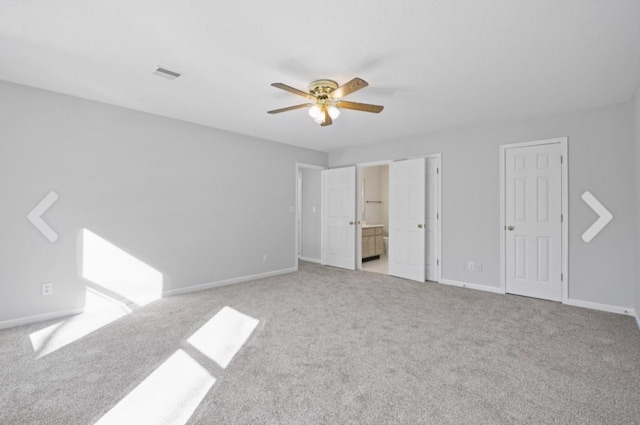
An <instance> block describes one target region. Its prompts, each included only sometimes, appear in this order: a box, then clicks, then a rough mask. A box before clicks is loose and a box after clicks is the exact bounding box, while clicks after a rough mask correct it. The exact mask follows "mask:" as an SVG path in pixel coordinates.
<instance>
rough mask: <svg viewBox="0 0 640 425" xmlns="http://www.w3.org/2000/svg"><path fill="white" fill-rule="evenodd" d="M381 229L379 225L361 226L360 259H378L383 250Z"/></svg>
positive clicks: (381, 226)
mask: <svg viewBox="0 0 640 425" xmlns="http://www.w3.org/2000/svg"><path fill="white" fill-rule="evenodd" d="M383 229H384V226H383V225H382V224H381V225H379V226H376V225H365V226H362V259H363V260H367V259H374V258H380V256H381V255H382V251H383V248H384V243H383V239H382V237H383Z"/></svg>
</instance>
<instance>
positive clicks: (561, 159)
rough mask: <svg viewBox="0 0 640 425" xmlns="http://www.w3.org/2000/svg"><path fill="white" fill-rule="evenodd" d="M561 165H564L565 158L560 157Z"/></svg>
mask: <svg viewBox="0 0 640 425" xmlns="http://www.w3.org/2000/svg"><path fill="white" fill-rule="evenodd" d="M560 164H564V157H563V156H562V155H560Z"/></svg>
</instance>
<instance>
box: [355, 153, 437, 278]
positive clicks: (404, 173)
mask: <svg viewBox="0 0 640 425" xmlns="http://www.w3.org/2000/svg"><path fill="white" fill-rule="evenodd" d="M441 169H442V166H441V155H440V154H433V155H424V156H420V157H415V158H408V159H406V160H399V161H391V160H389V161H380V162H375V163H364V164H358V165H357V167H356V170H357V176H356V183H357V196H356V207H357V208H356V209H357V211H356V217H357V220H358V221H357V224H358V226H357V236H356V267H357V268H358V269H361V270H364V271H370V272H375V273H381V274H391V275H394V276H400V277H406V278H409V279H413V280H418V281H425V280H429V281H434V282H440V280H441V277H442V273H441V241H442V238H441V229H442V226H441V219H442V212H441ZM394 239H395V240H394ZM390 254H391V255H390ZM390 259H391V264H390Z"/></svg>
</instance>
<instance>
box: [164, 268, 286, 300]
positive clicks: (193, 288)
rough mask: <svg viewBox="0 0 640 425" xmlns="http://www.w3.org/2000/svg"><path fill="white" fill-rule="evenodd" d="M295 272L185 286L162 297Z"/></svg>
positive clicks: (250, 276) (254, 275) (277, 272)
mask: <svg viewBox="0 0 640 425" xmlns="http://www.w3.org/2000/svg"><path fill="white" fill-rule="evenodd" d="M297 271H298V268H297V267H292V268H290V269H281V270H273V271H270V272H265V273H258V274H252V275H249V276H240V277H234V278H231V279H225V280H218V281H216V282H209V283H202V284H200V285H192V286H187V287H185V288H177V289H169V290H168V291H163V292H162V296H163V297H171V296H174V295H182V294H188V293H190V292H198V291H204V290H206V289H211V288H218V287H220V286H227V285H233V284H236V283H242V282H248V281H250V280H258V279H264V278H265V277H272V276H279V275H281V274H287V273H294V272H297Z"/></svg>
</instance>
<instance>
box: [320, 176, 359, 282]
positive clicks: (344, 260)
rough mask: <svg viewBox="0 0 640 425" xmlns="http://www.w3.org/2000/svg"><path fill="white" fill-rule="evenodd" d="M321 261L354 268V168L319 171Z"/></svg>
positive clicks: (335, 265)
mask: <svg viewBox="0 0 640 425" xmlns="http://www.w3.org/2000/svg"><path fill="white" fill-rule="evenodd" d="M322 184H323V196H324V198H323V203H322V205H323V207H322V208H323V221H322V223H323V251H324V252H323V264H325V265H328V266H334V267H340V268H343V269H349V270H355V268H356V249H355V240H356V226H355V216H356V168H355V167H345V168H336V169H333V170H323V171H322Z"/></svg>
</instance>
